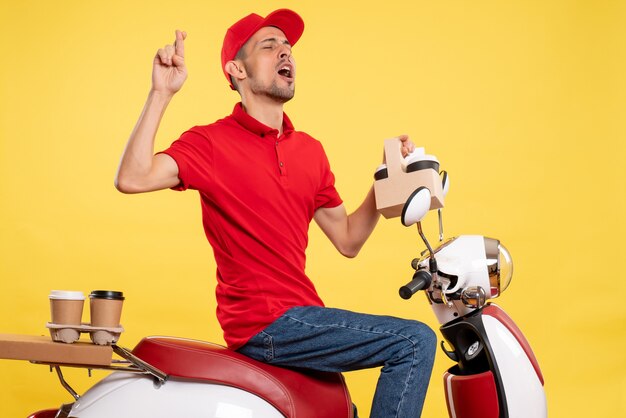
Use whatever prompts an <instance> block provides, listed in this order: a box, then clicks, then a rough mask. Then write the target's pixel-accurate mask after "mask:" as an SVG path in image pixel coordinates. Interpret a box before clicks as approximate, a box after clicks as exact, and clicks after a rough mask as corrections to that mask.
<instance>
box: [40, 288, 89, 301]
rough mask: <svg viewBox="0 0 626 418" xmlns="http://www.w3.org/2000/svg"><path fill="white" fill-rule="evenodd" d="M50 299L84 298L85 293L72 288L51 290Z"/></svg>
mask: <svg viewBox="0 0 626 418" xmlns="http://www.w3.org/2000/svg"><path fill="white" fill-rule="evenodd" d="M48 297H49V298H50V299H64V300H85V294H84V293H83V292H80V291H74V290H51V291H50V295H49V296H48Z"/></svg>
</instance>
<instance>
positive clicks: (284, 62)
mask: <svg viewBox="0 0 626 418" xmlns="http://www.w3.org/2000/svg"><path fill="white" fill-rule="evenodd" d="M243 48H244V52H245V58H244V59H243V61H242V63H243V66H244V68H245V70H246V74H247V78H246V82H247V85H248V88H249V89H250V91H252V93H253V94H256V95H262V96H266V97H269V98H271V99H274V100H276V101H279V102H281V103H285V102H287V101H289V100H290V99H291V98H293V96H294V93H295V88H296V85H295V76H296V63H295V61H294V59H293V57H292V56H291V45H290V44H289V41H288V40H287V38H286V37H285V34H284V33H283V31H281V30H280V29H278V28H275V27H271V26H268V27H264V28H261V29H259V31H258V32H256V33H255V34H254V35H252V37H251V38H250V39H249V40H248V42H247V43H246V44H245V45H244V46H243Z"/></svg>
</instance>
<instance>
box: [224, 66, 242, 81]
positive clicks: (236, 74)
mask: <svg viewBox="0 0 626 418" xmlns="http://www.w3.org/2000/svg"><path fill="white" fill-rule="evenodd" d="M224 69H226V72H227V73H228V74H229V75H230V76H231V77H232V78H234V79H235V80H237V81H241V80H243V79H245V78H246V77H247V74H246V70H245V68H244V67H243V64H242V63H241V62H239V61H228V62H227V63H226V65H225V66H224Z"/></svg>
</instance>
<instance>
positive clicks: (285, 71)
mask: <svg viewBox="0 0 626 418" xmlns="http://www.w3.org/2000/svg"><path fill="white" fill-rule="evenodd" d="M278 74H280V75H282V76H283V77H286V78H289V79H292V78H293V71H292V69H291V67H290V66H289V65H283V66H282V67H280V68H279V69H278Z"/></svg>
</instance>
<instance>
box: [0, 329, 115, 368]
mask: <svg viewBox="0 0 626 418" xmlns="http://www.w3.org/2000/svg"><path fill="white" fill-rule="evenodd" d="M112 356H113V349H112V348H111V346H102V345H95V344H91V343H87V342H76V343H74V344H65V343H58V342H53V341H52V340H50V337H49V336H45V337H44V336H36V335H17V334H0V359H12V360H28V361H35V362H42V363H53V364H71V365H89V366H109V365H110V364H111V357H112Z"/></svg>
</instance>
